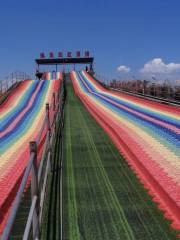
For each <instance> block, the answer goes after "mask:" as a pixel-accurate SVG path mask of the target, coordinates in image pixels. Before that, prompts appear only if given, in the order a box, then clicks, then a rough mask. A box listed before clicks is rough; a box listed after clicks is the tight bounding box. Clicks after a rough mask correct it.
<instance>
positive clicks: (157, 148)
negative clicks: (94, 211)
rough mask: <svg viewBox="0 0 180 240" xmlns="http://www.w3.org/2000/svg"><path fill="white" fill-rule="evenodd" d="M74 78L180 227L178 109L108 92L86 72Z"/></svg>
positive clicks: (167, 214)
mask: <svg viewBox="0 0 180 240" xmlns="http://www.w3.org/2000/svg"><path fill="white" fill-rule="evenodd" d="M71 79H72V82H73V86H74V90H75V93H76V94H77V95H78V96H79V98H80V99H81V101H82V102H83V104H84V105H85V107H86V108H87V109H88V110H89V112H90V113H91V114H92V116H93V117H94V118H95V119H96V121H97V122H98V123H99V124H100V125H101V126H102V128H103V129H104V130H105V131H106V133H107V134H108V135H109V136H110V137H111V139H112V141H113V142H114V144H115V145H116V146H117V148H118V149H119V151H120V152H121V153H122V154H123V155H124V157H125V159H126V160H127V161H128V164H129V165H130V167H131V168H132V169H133V171H134V172H135V173H136V174H137V176H138V178H139V179H140V181H141V182H142V183H143V184H144V187H145V188H147V189H148V191H149V194H150V195H152V198H153V200H154V201H155V202H157V203H158V206H159V208H160V209H161V210H162V211H164V216H165V217H166V218H167V219H168V220H170V221H172V224H171V226H172V227H173V228H174V229H176V230H180V174H179V173H180V108H176V107H171V106H166V105H161V104H158V103H154V102H151V101H148V100H142V99H139V98H137V97H132V96H128V95H126V94H120V93H117V92H113V91H110V90H107V89H105V88H103V87H102V86H101V85H100V84H99V83H97V81H95V80H94V79H93V78H92V77H91V76H90V75H89V74H88V73H86V72H85V71H82V72H72V73H71Z"/></svg>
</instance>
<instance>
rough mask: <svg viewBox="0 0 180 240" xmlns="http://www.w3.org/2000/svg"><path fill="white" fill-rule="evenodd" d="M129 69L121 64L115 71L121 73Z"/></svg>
mask: <svg viewBox="0 0 180 240" xmlns="http://www.w3.org/2000/svg"><path fill="white" fill-rule="evenodd" d="M130 70H131V69H130V68H129V67H127V66H124V65H121V66H119V67H118V68H117V71H118V72H121V73H128V72H130Z"/></svg>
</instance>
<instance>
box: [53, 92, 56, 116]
mask: <svg viewBox="0 0 180 240" xmlns="http://www.w3.org/2000/svg"><path fill="white" fill-rule="evenodd" d="M55 110H56V94H55V92H53V111H55Z"/></svg>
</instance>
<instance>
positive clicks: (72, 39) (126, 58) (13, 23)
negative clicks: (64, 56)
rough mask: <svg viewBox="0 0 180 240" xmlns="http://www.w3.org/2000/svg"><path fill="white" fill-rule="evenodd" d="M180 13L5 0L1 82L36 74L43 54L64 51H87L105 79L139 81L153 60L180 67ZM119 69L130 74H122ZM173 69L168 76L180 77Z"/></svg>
mask: <svg viewBox="0 0 180 240" xmlns="http://www.w3.org/2000/svg"><path fill="white" fill-rule="evenodd" d="M179 9H180V1H179V0H111V1H110V0H106V1H105V0H104V1H102V0H91V1H89V0H88V1H87V0H61V1H60V0H48V1H47V0H31V1H25V0H16V1H12V0H6V1H5V0H2V1H1V3H0V31H1V34H0V79H2V77H3V76H5V75H6V74H8V73H10V72H11V71H14V70H23V71H26V72H27V73H32V72H33V71H34V69H35V64H34V59H35V58H36V57H38V56H39V53H40V52H45V53H49V52H50V51H54V52H58V51H60V50H62V51H64V52H65V51H68V50H70V51H72V52H75V51H76V50H82V51H84V50H86V49H89V50H90V51H91V52H92V53H93V55H94V57H95V65H96V70H97V72H98V73H100V74H102V75H103V76H106V77H107V78H111V77H115V76H119V75H121V76H126V74H128V75H129V76H131V75H136V76H138V75H140V73H139V70H140V69H142V68H143V65H144V64H145V63H147V62H148V61H151V60H153V59H154V58H161V59H162V62H165V63H166V64H168V63H170V62H173V63H175V64H179V63H180V27H179V26H180V14H179ZM121 65H125V66H127V67H129V68H130V72H129V73H123V71H122V72H119V73H118V72H117V67H118V66H121ZM161 67H162V68H163V66H161ZM164 69H166V66H164ZM167 69H171V68H167ZM173 69H175V71H174V70H173V71H171V70H170V71H169V72H168V71H167V72H166V70H165V72H166V74H169V75H171V74H172V75H173V74H175V75H177V77H178V76H180V72H179V65H175V68H173ZM162 71H163V70H162ZM179 78H180V77H179Z"/></svg>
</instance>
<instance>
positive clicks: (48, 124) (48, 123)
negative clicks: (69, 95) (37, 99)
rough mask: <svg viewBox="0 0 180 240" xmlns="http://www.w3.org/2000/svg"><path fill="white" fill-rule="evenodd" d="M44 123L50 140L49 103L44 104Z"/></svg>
mask: <svg viewBox="0 0 180 240" xmlns="http://www.w3.org/2000/svg"><path fill="white" fill-rule="evenodd" d="M46 121H47V127H48V131H49V139H50V132H51V126H50V118H49V103H46Z"/></svg>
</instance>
